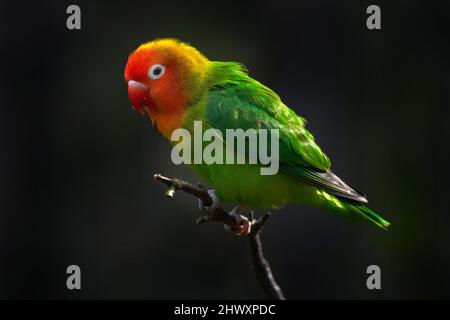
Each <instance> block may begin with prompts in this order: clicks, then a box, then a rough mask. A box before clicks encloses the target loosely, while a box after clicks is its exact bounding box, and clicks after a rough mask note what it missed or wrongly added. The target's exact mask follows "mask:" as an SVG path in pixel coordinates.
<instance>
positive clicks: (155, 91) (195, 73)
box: [125, 39, 390, 229]
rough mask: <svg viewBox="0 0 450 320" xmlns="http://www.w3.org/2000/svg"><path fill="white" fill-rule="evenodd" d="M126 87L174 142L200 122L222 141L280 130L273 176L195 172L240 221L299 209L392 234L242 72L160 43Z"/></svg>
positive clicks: (140, 59)
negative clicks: (247, 214) (258, 212)
mask: <svg viewBox="0 0 450 320" xmlns="http://www.w3.org/2000/svg"><path fill="white" fill-rule="evenodd" d="M125 81H126V82H127V84H128V95H129V98H130V101H131V105H132V106H133V107H134V108H135V109H136V110H137V111H139V112H140V113H143V111H144V110H145V111H146V112H147V113H148V115H149V117H150V119H151V121H152V122H153V123H154V124H156V126H157V127H158V129H159V131H160V132H161V133H162V134H163V136H164V137H166V138H167V139H168V140H171V134H172V132H173V131H174V130H175V129H177V128H184V129H187V130H188V131H190V132H192V131H193V123H194V121H196V120H200V121H202V123H203V128H205V129H206V128H216V129H218V130H220V131H221V132H223V133H224V136H225V130H226V129H238V128H241V129H243V130H246V129H249V128H254V129H261V128H267V129H279V171H278V173H277V174H275V175H261V174H260V170H259V169H260V165H259V164H248V163H247V164H205V163H201V164H192V167H193V169H194V170H195V171H196V172H197V173H198V174H199V175H200V176H202V177H203V178H204V179H206V180H207V181H208V182H209V183H210V184H211V185H212V186H213V187H214V192H215V193H211V195H212V196H214V195H217V197H218V198H219V199H220V200H222V201H227V202H228V201H229V202H234V203H237V204H238V207H237V208H235V209H234V210H233V213H234V214H236V213H239V212H241V209H242V208H245V207H255V208H279V207H282V206H283V205H286V204H288V203H298V204H305V205H309V206H314V207H319V208H322V209H325V210H327V211H331V212H334V213H337V214H340V215H343V216H348V217H352V218H357V219H362V220H365V221H368V222H369V223H371V224H374V225H376V226H378V227H381V228H383V229H387V228H388V227H389V225H390V223H389V222H388V221H386V220H384V219H383V218H381V217H380V216H379V215H377V214H376V213H374V212H373V211H372V210H370V209H369V208H368V207H367V206H366V205H365V204H366V203H367V199H366V197H365V196H364V195H363V194H362V193H361V192H359V191H358V190H356V189H355V188H354V187H352V186H350V185H348V184H347V183H345V182H344V181H343V180H341V179H340V178H339V177H338V176H336V175H335V174H334V173H333V172H332V171H331V170H330V167H331V163H330V160H329V159H328V157H327V156H326V155H325V154H324V153H323V152H322V150H321V149H320V147H319V146H318V145H317V143H316V141H315V140H314V137H313V136H312V134H311V133H310V132H309V131H308V130H307V129H306V127H305V125H306V121H305V120H304V119H303V118H302V117H300V116H298V115H297V114H296V113H295V112H294V111H293V110H291V109H290V108H289V107H287V106H286V105H285V104H284V103H283V102H282V101H281V99H280V97H279V96H278V95H277V94H276V93H275V92H274V91H272V90H271V89H269V88H268V87H266V86H265V85H263V84H261V83H260V82H258V81H256V80H254V79H253V78H251V77H250V76H249V75H248V73H247V71H246V69H245V67H244V66H243V65H242V64H240V63H237V62H219V61H210V60H208V59H207V58H206V57H205V56H204V55H203V54H202V53H200V52H199V51H198V50H197V49H195V48H194V47H192V46H190V45H188V44H186V43H183V42H181V41H178V40H175V39H160V40H154V41H151V42H148V43H145V44H142V45H141V46H139V47H138V48H137V49H136V50H135V51H134V52H133V53H131V54H130V56H129V58H128V62H127V65H126V67H125ZM172 143H173V141H172ZM246 152H248V150H247V149H246ZM214 200H215V204H214V205H216V204H217V200H218V199H217V198H215V199H214Z"/></svg>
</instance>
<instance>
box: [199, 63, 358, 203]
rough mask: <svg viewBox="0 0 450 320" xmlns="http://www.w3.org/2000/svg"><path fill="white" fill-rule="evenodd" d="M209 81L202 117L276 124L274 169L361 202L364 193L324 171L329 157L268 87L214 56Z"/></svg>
mask: <svg viewBox="0 0 450 320" xmlns="http://www.w3.org/2000/svg"><path fill="white" fill-rule="evenodd" d="M214 64H215V66H214V68H215V73H216V76H215V81H214V83H213V85H212V86H211V88H210V90H209V93H208V101H207V106H206V117H207V119H208V120H209V122H210V123H211V125H212V126H213V127H215V128H217V129H219V130H221V131H222V133H224V132H225V130H226V129H237V128H241V129H243V130H247V129H249V128H253V129H261V128H264V129H279V135H280V145H279V155H280V170H281V171H283V172H285V173H287V174H290V175H292V176H294V177H296V178H298V179H300V180H302V181H304V182H307V183H309V184H311V185H313V186H315V187H318V188H320V189H322V190H325V191H327V192H330V193H331V194H334V195H336V196H339V197H343V198H347V199H351V200H355V201H358V202H367V200H366V199H365V197H364V195H362V194H361V193H360V192H358V191H357V190H356V189H355V188H352V187H350V186H349V185H348V184H346V183H345V182H343V181H342V180H341V179H339V178H338V177H337V176H336V175H335V174H334V173H332V172H331V171H330V166H331V163H330V160H329V159H328V157H327V156H326V155H325V154H324V153H323V152H322V150H321V149H320V147H319V146H318V145H317V143H316V142H315V140H314V137H313V135H312V134H311V133H310V132H309V131H308V130H307V129H306V128H305V124H306V121H305V119H303V118H301V117H299V116H298V115H297V114H296V113H295V112H294V111H293V110H291V109H290V108H288V107H287V106H286V105H285V104H283V103H282V102H281V100H280V98H279V96H278V95H277V94H276V93H275V92H273V91H272V90H271V89H269V88H267V87H266V86H264V85H262V84H261V83H259V82H258V81H256V80H254V79H252V78H250V77H249V76H248V75H247V74H246V73H245V71H244V70H243V67H242V65H240V64H238V63H231V62H214Z"/></svg>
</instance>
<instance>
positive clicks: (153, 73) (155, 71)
mask: <svg viewBox="0 0 450 320" xmlns="http://www.w3.org/2000/svg"><path fill="white" fill-rule="evenodd" d="M164 71H166V68H165V67H164V66H163V65H162V64H154V65H152V66H151V67H150V68H149V69H148V77H149V78H150V79H153V80H156V79H159V78H161V77H162V76H163V74H164Z"/></svg>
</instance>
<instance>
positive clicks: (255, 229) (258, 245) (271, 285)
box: [154, 174, 285, 300]
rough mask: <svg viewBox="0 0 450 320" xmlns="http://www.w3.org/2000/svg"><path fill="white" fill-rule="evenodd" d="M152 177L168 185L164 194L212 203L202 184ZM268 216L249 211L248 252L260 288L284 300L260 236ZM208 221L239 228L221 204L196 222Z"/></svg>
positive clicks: (204, 203)
mask: <svg viewBox="0 0 450 320" xmlns="http://www.w3.org/2000/svg"><path fill="white" fill-rule="evenodd" d="M154 178H155V179H156V180H158V181H161V182H163V183H164V184H166V185H167V186H168V189H167V191H166V196H167V197H169V198H172V197H173V196H174V195H175V192H176V191H178V190H181V191H184V192H186V193H189V194H191V195H193V196H195V197H197V198H198V199H200V200H201V201H202V202H203V205H204V206H207V207H209V206H210V205H211V204H213V199H211V197H210V195H209V194H208V192H207V190H206V189H205V188H204V187H203V186H202V185H200V184H199V185H198V186H195V185H193V184H191V183H189V182H186V181H184V180H181V179H178V178H167V177H165V176H163V175H161V174H155V175H154ZM269 217H270V213H267V214H265V215H264V216H263V217H261V218H260V219H258V220H255V219H254V215H253V212H250V223H251V231H250V233H249V234H248V235H247V236H248V238H249V245H250V252H251V257H252V264H253V269H254V272H255V275H256V279H257V280H258V282H259V284H260V286H261V288H262V289H263V291H264V292H265V293H266V295H267V297H268V298H269V299H273V300H285V297H284V295H283V292H282V291H281V288H280V286H279V285H278V284H277V283H276V281H275V278H274V276H273V273H272V270H271V268H270V264H269V262H268V261H267V260H266V258H265V257H264V253H263V247H262V242H261V238H260V234H261V230H262V228H263V227H264V225H265V223H266V222H267V220H268V219H269ZM209 221H219V222H222V223H223V224H225V225H228V226H229V227H230V228H231V229H232V230H236V229H238V228H239V224H238V222H237V221H236V219H235V218H234V217H233V216H231V215H229V214H228V212H226V211H225V210H224V209H223V208H222V206H219V207H218V208H217V209H216V210H215V211H214V212H213V213H209V212H208V213H206V215H205V216H202V217H200V218H199V219H198V220H197V223H199V224H200V223H205V222H209Z"/></svg>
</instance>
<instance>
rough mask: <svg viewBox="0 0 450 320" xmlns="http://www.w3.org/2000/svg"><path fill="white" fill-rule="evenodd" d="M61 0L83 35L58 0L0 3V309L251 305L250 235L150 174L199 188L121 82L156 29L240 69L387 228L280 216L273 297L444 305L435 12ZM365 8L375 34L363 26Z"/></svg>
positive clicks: (444, 211) (304, 212)
mask: <svg viewBox="0 0 450 320" xmlns="http://www.w3.org/2000/svg"><path fill="white" fill-rule="evenodd" d="M74 3H76V4H78V5H79V6H80V7H81V10H82V30H80V31H69V30H67V28H66V18H67V15H66V13H65V12H66V8H67V6H68V5H70V4H72V2H65V1H54V2H49V1H41V2H39V3H29V4H23V3H22V2H19V1H9V2H8V3H5V2H4V1H2V2H1V5H0V39H1V41H0V48H1V52H0V62H1V71H0V75H1V77H0V79H1V83H0V105H1V109H0V148H1V149H0V170H1V171H0V213H1V214H0V298H64V299H65V298H69V299H77V298H89V299H90V298H95V299H103V298H127V299H128V298H139V299H144V298H145V299H147V298H149V299H165V298H180V299H190V298H214V299H218V298H225V299H228V298H230V299H231V298H236V299H240V298H243V299H250V298H264V296H263V294H262V293H261V291H260V289H259V287H258V284H257V283H256V281H255V279H254V278H253V273H252V270H251V266H250V258H249V254H248V247H247V243H246V240H245V239H242V238H238V237H236V236H233V235H231V234H228V233H225V232H223V230H222V227H221V225H219V224H210V225H202V226H198V225H196V224H195V219H196V218H197V217H198V216H199V211H198V210H197V202H196V200H194V199H193V198H192V197H190V196H188V195H185V194H182V193H180V194H178V195H177V196H176V197H175V198H174V199H173V200H168V199H166V198H165V197H164V191H165V189H164V187H163V186H162V185H161V184H159V183H157V182H155V181H153V179H152V175H153V173H155V172H161V173H164V174H167V175H169V176H179V177H183V178H186V179H188V180H190V181H197V178H196V177H195V175H194V174H193V173H191V171H190V169H189V168H188V167H183V166H180V167H177V166H175V165H173V164H172V163H171V160H170V146H169V144H168V143H167V142H166V141H164V139H163V138H162V137H161V136H160V135H159V133H158V132H157V130H156V129H155V128H153V127H152V126H151V124H150V122H149V121H148V120H147V118H144V117H140V116H139V115H137V114H136V113H135V112H132V111H131V109H130V106H129V102H128V97H127V88H126V84H125V82H124V80H123V70H124V67H125V63H126V61H127V57H128V54H129V53H130V52H131V51H132V50H134V49H135V48H136V47H137V46H138V45H139V44H140V43H142V42H145V41H148V40H152V39H154V38H160V37H168V36H170V37H176V38H179V39H182V40H184V41H187V42H190V43H191V44H192V45H194V46H195V47H197V48H198V49H199V50H201V51H202V52H203V53H204V54H205V55H206V56H207V57H209V58H210V59H213V60H236V61H240V62H242V63H244V64H246V65H247V66H248V68H249V69H250V72H251V75H252V76H253V77H255V78H256V79H258V80H260V81H261V82H263V83H264V84H266V85H268V86H270V87H271V88H272V89H274V90H275V91H277V92H278V93H279V94H280V95H281V97H282V98H283V100H284V102H285V103H286V104H287V105H289V106H290V107H292V108H293V109H294V110H295V111H296V112H298V113H299V114H301V115H302V116H304V117H305V118H306V119H308V121H309V125H308V128H309V129H310V130H311V131H312V133H313V134H314V135H315V137H316V139H317V141H318V142H319V144H320V145H321V147H322V148H323V150H324V151H325V152H326V153H327V154H328V156H329V157H330V158H331V159H332V161H333V169H334V171H335V172H336V173H338V174H339V175H340V176H342V177H343V178H344V179H345V180H347V181H350V182H351V183H352V184H354V185H356V186H357V187H359V188H360V189H362V190H363V191H364V192H365V193H366V194H368V195H369V199H370V205H371V207H372V208H373V209H374V210H375V211H376V212H378V213H380V214H381V215H382V216H383V217H385V218H387V219H388V220H390V221H391V222H392V228H391V230H390V231H389V232H384V231H382V230H379V229H376V228H374V227H372V226H370V225H368V224H364V223H355V222H353V221H350V220H347V219H343V218H340V217H337V216H333V215H331V214H327V213H324V212H322V211H320V210H318V209H312V208H306V207H299V206H288V207H287V208H285V209H282V210H279V211H278V212H276V214H275V215H274V216H273V218H272V220H271V221H270V222H269V223H268V225H267V227H266V228H265V230H264V233H263V242H264V245H265V252H266V256H267V258H268V259H269V260H270V261H271V264H272V268H273V271H274V274H275V276H276V278H277V279H278V281H279V284H280V285H281V286H282V287H283V289H284V291H285V294H286V296H287V297H288V298H291V299H315V298H327V299H328V298H340V299H347V298H357V299H359V298H369V299H372V298H373V299H379V298H386V299H391V298H450V256H449V248H448V247H449V243H450V232H449V227H450V214H449V208H448V207H449V201H448V198H449V195H450V194H449V191H450V190H449V184H448V169H447V162H448V157H447V154H448V152H447V151H448V148H449V133H450V129H449V128H450V127H449V121H450V112H449V92H450V66H449V57H450V41H449V39H450V37H449V36H450V23H449V16H450V15H449V13H450V5H449V3H448V1H385V2H384V1H376V2H369V1H361V2H356V1H354V2H349V1H339V2H337V1H336V2H332V1H312V0H310V1H295V2H294V1H292V2H290V1H280V0H278V1H268V2H264V1H257V2H255V1H253V2H241V3H238V2H236V3H232V2H231V1H226V2H223V1H215V2H213V1H211V2H209V3H193V2H191V1H186V2H184V1H183V2H182V1H178V2H174V1H170V0H169V1H151V0H147V1H116V2H109V1H108V2H106V1H104V2H101V1H76V2H74ZM373 3H375V4H378V5H380V7H381V10H382V30H377V31H370V30H368V29H367V28H366V26H365V23H366V18H367V14H366V13H365V10H366V8H367V6H368V5H370V4H373ZM70 264H77V265H79V266H80V267H81V270H82V290H81V291H69V290H67V289H66V285H65V283H66V277H67V275H66V273H65V271H66V267H67V266H68V265H70ZM371 264H377V265H379V266H380V267H381V270H382V290H380V291H369V290H368V289H367V288H366V278H367V275H366V268H367V266H368V265H371Z"/></svg>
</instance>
